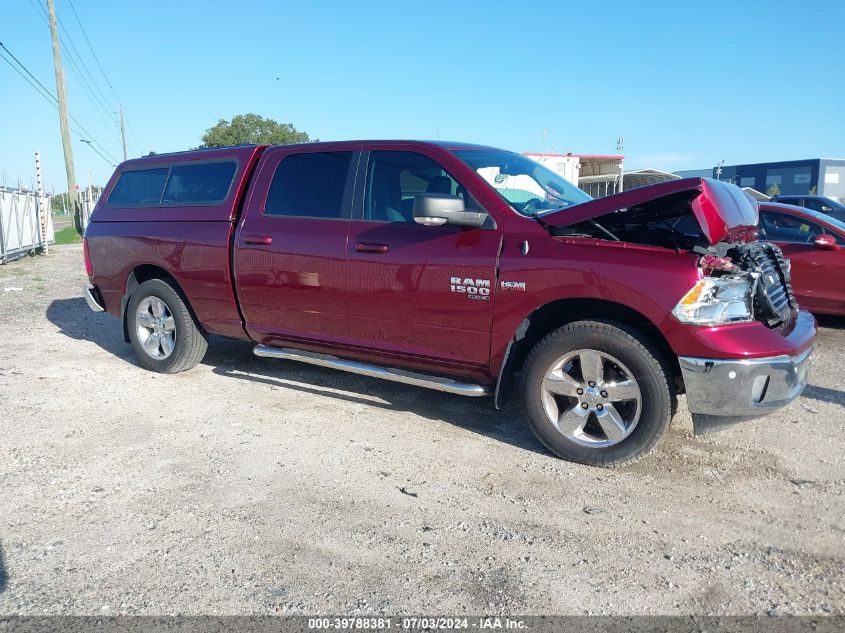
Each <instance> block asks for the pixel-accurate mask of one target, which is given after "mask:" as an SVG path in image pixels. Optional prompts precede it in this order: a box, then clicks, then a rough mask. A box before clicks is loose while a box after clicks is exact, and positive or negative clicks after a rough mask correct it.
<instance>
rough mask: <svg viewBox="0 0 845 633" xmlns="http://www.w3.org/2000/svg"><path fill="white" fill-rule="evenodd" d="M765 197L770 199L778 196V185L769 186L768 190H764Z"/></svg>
mask: <svg viewBox="0 0 845 633" xmlns="http://www.w3.org/2000/svg"><path fill="white" fill-rule="evenodd" d="M766 195H767V196H769V197H770V198H774V197H775V196H779V195H780V185H777V184H775V185H769V188H768V189H766Z"/></svg>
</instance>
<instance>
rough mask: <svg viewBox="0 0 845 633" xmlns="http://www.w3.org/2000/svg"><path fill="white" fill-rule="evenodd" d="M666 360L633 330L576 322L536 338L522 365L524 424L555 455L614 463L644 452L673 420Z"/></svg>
mask: <svg viewBox="0 0 845 633" xmlns="http://www.w3.org/2000/svg"><path fill="white" fill-rule="evenodd" d="M668 375H669V372H668V370H667V369H666V365H665V362H664V361H663V360H662V357H661V355H660V353H659V352H658V351H657V349H656V348H655V346H654V345H653V344H652V343H651V342H650V341H649V340H648V339H647V338H646V337H644V336H643V335H642V334H641V333H640V332H638V331H636V330H633V329H629V328H627V327H626V326H624V325H622V324H619V323H613V322H605V321H578V322H575V323H570V324H568V325H566V326H564V327H562V328H560V329H558V330H555V331H554V332H552V333H551V334H549V335H548V336H546V337H545V338H544V339H542V340H541V341H540V342H539V343H537V345H536V346H535V347H534V349H533V350H532V351H531V353H530V354H529V356H528V359H527V360H526V362H525V368H524V375H523V381H522V387H523V399H524V402H525V407H526V410H527V411H528V423H529V426H530V427H531V430H532V431H534V433H535V435H537V437H538V438H539V439H540V441H541V442H542V443H543V444H544V445H545V446H546V448H548V449H549V450H550V451H552V452H553V453H554V454H555V455H557V456H558V457H561V458H563V459H566V460H568V461H573V462H579V463H582V464H588V465H591V466H602V467H617V466H622V465H625V464H629V463H632V462H634V461H636V460H638V459H640V458H642V457H643V456H644V455H645V454H646V453H648V452H649V451H650V450H651V449H652V448H653V447H654V445H655V444H657V441H658V440H659V439H660V437H661V436H662V435H663V433H664V432H665V431H666V429H667V428H668V426H669V422H670V420H671V418H672V394H671V391H670V387H669V381H668V379H667V376H668Z"/></svg>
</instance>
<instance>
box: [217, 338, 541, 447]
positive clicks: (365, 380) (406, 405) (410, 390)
mask: <svg viewBox="0 0 845 633" xmlns="http://www.w3.org/2000/svg"><path fill="white" fill-rule="evenodd" d="M253 347H254V343H251V342H248V341H240V340H237V339H230V338H223V337H216V336H215V337H211V339H210V340H209V347H208V353H207V354H206V356H205V358H204V359H203V361H202V363H203V364H204V365H208V366H210V367H211V368H212V372H213V373H215V374H217V375H218V376H226V377H228V378H237V379H238V380H246V381H248V382H256V383H260V384H263V385H267V386H268V387H271V388H274V389H285V390H292V391H297V392H300V393H308V394H313V395H317V396H324V397H327V398H332V399H335V400H340V401H343V402H350V403H354V404H362V405H366V406H367V407H371V408H374V409H381V410H385V411H407V412H409V413H413V414H415V415H419V416H421V417H424V418H427V419H429V420H440V421H443V422H446V423H448V424H451V425H453V426H456V427H458V428H461V429H464V430H466V431H470V432H472V433H476V434H478V435H483V436H485V437H489V438H491V439H494V440H496V441H499V442H504V443H506V444H510V445H512V446H515V447H517V448H521V449H524V450H529V451H532V452H535V453H539V454H541V455H548V456H551V453H549V451H547V450H546V448H545V447H544V446H543V445H542V444H541V443H540V442H539V441H538V440H537V439H536V438H535V437H534V434H533V433H532V432H531V430H530V429H529V428H528V426H527V424H526V422H525V415H526V414H525V412H524V411H523V409H522V405H521V403H520V401H519V398H517V397H516V394H515V393H514V397H512V398H511V399H510V401H509V402H508V403H507V404H506V405H505V406H504V407H503V408H502V409H501V410H499V411H496V410H495V409H494V407H493V402H492V399H491V398H489V397H486V398H468V397H466V396H458V395H453V394H448V393H443V392H439V391H433V390H430V389H425V388H423V387H414V386H411V385H403V384H400V383H394V382H389V381H385V380H379V379H378V378H369V377H367V376H359V375H356V374H350V373H347V372H344V371H340V370H336V369H330V368H326V367H318V366H315V365H308V364H305V363H298V362H296V361H286V360H272V359H260V358H256V356H255V355H254V354H253V353H252V348H253ZM336 389H338V390H342V391H343V392H342V393H339V392H338V391H335V390H336Z"/></svg>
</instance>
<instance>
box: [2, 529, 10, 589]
mask: <svg viewBox="0 0 845 633" xmlns="http://www.w3.org/2000/svg"><path fill="white" fill-rule="evenodd" d="M8 585H9V572H7V571H6V557H5V555H4V554H3V542H2V541H0V593H3V592H4V591H6V587H7V586H8Z"/></svg>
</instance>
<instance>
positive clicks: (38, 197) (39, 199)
mask: <svg viewBox="0 0 845 633" xmlns="http://www.w3.org/2000/svg"><path fill="white" fill-rule="evenodd" d="M35 181H36V182H37V183H38V188H37V189H36V190H35V208H36V209H38V224H39V227H38V228H39V232H40V233H41V244H42V245H43V246H44V254H45V255H49V254H50V247H49V246H47V222H49V220H50V219H49V218H48V217H47V209H46V208H45V206H46V205H44V204H42V203H43V202H44V198H45V195H44V180H43V178H42V177H41V152H35Z"/></svg>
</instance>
